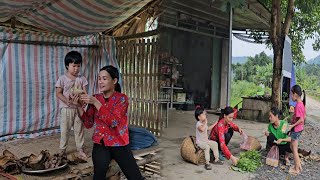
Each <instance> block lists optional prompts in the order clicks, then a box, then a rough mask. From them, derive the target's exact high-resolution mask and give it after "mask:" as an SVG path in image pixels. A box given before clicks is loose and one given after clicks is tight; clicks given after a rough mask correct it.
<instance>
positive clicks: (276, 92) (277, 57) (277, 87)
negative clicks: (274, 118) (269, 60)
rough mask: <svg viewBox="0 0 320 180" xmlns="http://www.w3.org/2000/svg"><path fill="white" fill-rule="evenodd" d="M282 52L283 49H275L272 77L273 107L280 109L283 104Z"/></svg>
mask: <svg viewBox="0 0 320 180" xmlns="http://www.w3.org/2000/svg"><path fill="white" fill-rule="evenodd" d="M282 52H283V48H279V47H278V48H274V49H273V53H274V56H273V59H274V63H273V75H272V107H277V108H280V107H281V106H280V102H281V94H280V92H281V84H282V83H281V72H282Z"/></svg>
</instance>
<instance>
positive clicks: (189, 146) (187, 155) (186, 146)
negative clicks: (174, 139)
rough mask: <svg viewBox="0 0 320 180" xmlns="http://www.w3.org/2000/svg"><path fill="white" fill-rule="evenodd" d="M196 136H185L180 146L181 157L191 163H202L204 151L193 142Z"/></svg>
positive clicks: (203, 161)
mask: <svg viewBox="0 0 320 180" xmlns="http://www.w3.org/2000/svg"><path fill="white" fill-rule="evenodd" d="M195 142H196V138H195V137H194V136H189V137H186V138H185V139H184V140H183V142H182V144H181V148H180V153H181V157H182V158H183V159H184V160H185V161H188V162H191V163H193V164H196V165H198V164H204V163H205V162H206V160H205V157H204V151H203V150H202V149H200V148H198V147H197V145H196V144H195Z"/></svg>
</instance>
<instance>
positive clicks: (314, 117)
mask: <svg viewBox="0 0 320 180" xmlns="http://www.w3.org/2000/svg"><path fill="white" fill-rule="evenodd" d="M306 100H307V104H306V111H307V117H308V119H307V120H309V119H310V120H311V121H315V122H318V123H320V102H319V101H316V100H314V99H312V98H311V97H310V96H307V99H306Z"/></svg>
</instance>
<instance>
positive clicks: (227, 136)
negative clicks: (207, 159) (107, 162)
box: [217, 127, 233, 151]
mask: <svg viewBox="0 0 320 180" xmlns="http://www.w3.org/2000/svg"><path fill="white" fill-rule="evenodd" d="M232 136H233V129H232V128H231V127H230V128H229V129H228V132H227V133H225V134H224V141H225V143H226V145H228V144H229V142H230V140H231V138H232ZM217 143H218V148H219V151H221V147H220V143H219V140H218V142H217Z"/></svg>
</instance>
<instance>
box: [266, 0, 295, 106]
mask: <svg viewBox="0 0 320 180" xmlns="http://www.w3.org/2000/svg"><path fill="white" fill-rule="evenodd" d="M280 8H281V6H280V0H272V9H271V24H270V40H271V43H272V46H273V54H274V56H273V75H272V106H273V107H278V108H280V107H281V106H280V103H281V94H280V92H281V86H282V82H281V75H282V55H283V48H284V39H285V37H286V35H287V34H288V33H289V29H290V25H291V22H292V18H293V15H294V0H289V1H288V4H287V14H286V17H285V21H284V23H283V24H282V17H281V9H280Z"/></svg>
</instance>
